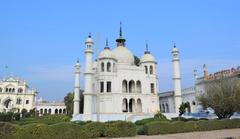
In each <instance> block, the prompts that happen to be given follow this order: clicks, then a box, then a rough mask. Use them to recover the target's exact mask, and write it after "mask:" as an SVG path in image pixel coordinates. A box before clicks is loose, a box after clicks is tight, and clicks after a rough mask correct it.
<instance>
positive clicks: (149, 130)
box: [143, 119, 240, 135]
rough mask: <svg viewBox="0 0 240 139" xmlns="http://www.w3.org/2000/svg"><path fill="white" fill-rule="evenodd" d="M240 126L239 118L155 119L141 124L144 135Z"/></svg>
mask: <svg viewBox="0 0 240 139" xmlns="http://www.w3.org/2000/svg"><path fill="white" fill-rule="evenodd" d="M230 128H240V120H229V119H224V120H199V121H187V122H183V121H174V122H170V121H155V122H151V123H148V124H145V125H144V126H143V132H144V134H146V135H157V134H171V133H183V132H193V131H208V130H219V129H230Z"/></svg>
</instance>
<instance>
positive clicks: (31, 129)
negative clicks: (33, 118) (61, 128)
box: [11, 123, 52, 139]
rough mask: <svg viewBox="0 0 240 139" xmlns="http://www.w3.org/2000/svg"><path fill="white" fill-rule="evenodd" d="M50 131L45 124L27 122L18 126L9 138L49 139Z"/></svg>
mask: <svg viewBox="0 0 240 139" xmlns="http://www.w3.org/2000/svg"><path fill="white" fill-rule="evenodd" d="M51 133H52V132H51V131H50V128H49V127H48V125H46V124H37V123H35V124H28V125H24V126H21V127H19V128H18V130H17V131H16V132H15V133H14V134H13V135H12V137H11V139H50V138H51V137H52V135H51Z"/></svg>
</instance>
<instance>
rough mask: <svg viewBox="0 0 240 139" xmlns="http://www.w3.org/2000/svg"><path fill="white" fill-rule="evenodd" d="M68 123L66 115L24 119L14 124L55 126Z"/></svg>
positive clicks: (68, 119)
mask: <svg viewBox="0 0 240 139" xmlns="http://www.w3.org/2000/svg"><path fill="white" fill-rule="evenodd" d="M68 121H70V118H69V117H68V116H66V115H47V116H41V117H36V118H24V119H22V120H20V121H16V122H14V123H16V124H18V125H26V124H32V123H44V124H48V125H51V124H56V123H60V122H68Z"/></svg>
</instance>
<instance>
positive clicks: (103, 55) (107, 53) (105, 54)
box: [98, 47, 114, 59]
mask: <svg viewBox="0 0 240 139" xmlns="http://www.w3.org/2000/svg"><path fill="white" fill-rule="evenodd" d="M104 58H108V59H114V55H113V53H112V52H111V51H110V50H109V48H108V47H106V48H104V50H103V51H102V52H101V53H100V54H99V55H98V59H104Z"/></svg>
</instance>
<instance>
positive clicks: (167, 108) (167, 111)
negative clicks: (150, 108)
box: [165, 103, 169, 113]
mask: <svg viewBox="0 0 240 139" xmlns="http://www.w3.org/2000/svg"><path fill="white" fill-rule="evenodd" d="M165 106H166V111H165V112H166V113H169V107H168V104H167V103H166V104H165Z"/></svg>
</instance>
